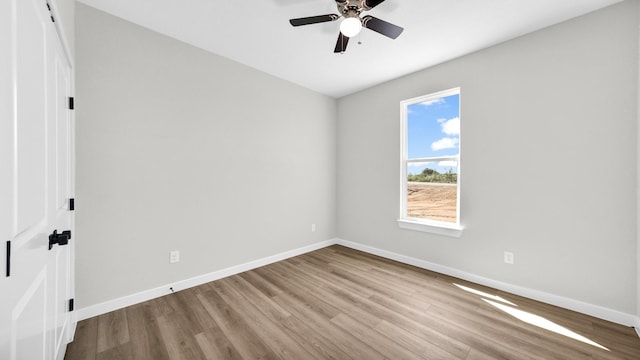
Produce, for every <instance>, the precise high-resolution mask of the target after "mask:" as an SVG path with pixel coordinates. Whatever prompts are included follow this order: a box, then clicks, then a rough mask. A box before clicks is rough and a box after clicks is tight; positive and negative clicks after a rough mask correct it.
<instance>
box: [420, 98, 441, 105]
mask: <svg viewBox="0 0 640 360" xmlns="http://www.w3.org/2000/svg"><path fill="white" fill-rule="evenodd" d="M445 102H446V101H444V99H435V100H429V101H425V102H423V103H420V105H422V106H431V105H439V104H444V103H445Z"/></svg>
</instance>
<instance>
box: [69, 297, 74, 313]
mask: <svg viewBox="0 0 640 360" xmlns="http://www.w3.org/2000/svg"><path fill="white" fill-rule="evenodd" d="M74 302H75V301H74V299H69V312H71V311H73V309H74Z"/></svg>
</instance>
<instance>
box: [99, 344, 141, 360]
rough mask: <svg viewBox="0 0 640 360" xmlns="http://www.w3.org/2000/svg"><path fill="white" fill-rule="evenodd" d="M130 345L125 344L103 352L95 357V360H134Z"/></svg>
mask: <svg viewBox="0 0 640 360" xmlns="http://www.w3.org/2000/svg"><path fill="white" fill-rule="evenodd" d="M135 359H136V357H134V355H133V352H132V351H131V343H125V344H122V345H118V346H115V347H112V348H110V349H109V350H105V351H103V352H101V353H98V354H97V355H96V360H135Z"/></svg>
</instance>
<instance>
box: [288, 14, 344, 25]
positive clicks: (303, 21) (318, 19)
mask: <svg viewBox="0 0 640 360" xmlns="http://www.w3.org/2000/svg"><path fill="white" fill-rule="evenodd" d="M339 18H340V16H339V15H336V14H327V15H318V16H309V17H303V18H297V19H291V20H289V23H291V25H293V26H300V25H310V24H318V23H323V22H328V21H335V20H338V19H339Z"/></svg>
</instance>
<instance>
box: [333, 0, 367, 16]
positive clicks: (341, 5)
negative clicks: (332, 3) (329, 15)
mask: <svg viewBox="0 0 640 360" xmlns="http://www.w3.org/2000/svg"><path fill="white" fill-rule="evenodd" d="M336 5H338V10H339V11H340V14H342V16H343V17H345V18H351V17H357V18H359V17H360V13H361V12H362V11H364V10H366V9H365V0H336Z"/></svg>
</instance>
